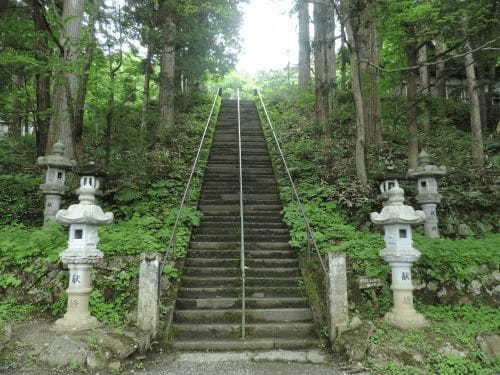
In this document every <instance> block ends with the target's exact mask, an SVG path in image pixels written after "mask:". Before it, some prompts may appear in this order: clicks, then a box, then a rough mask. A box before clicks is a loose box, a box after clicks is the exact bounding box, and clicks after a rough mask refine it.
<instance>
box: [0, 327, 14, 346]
mask: <svg viewBox="0 0 500 375" xmlns="http://www.w3.org/2000/svg"><path fill="white" fill-rule="evenodd" d="M11 337H12V327H11V325H10V324H9V323H4V322H1V321H0V352H1V351H2V350H3V348H5V346H6V345H7V344H8V343H9V341H10V339H11Z"/></svg>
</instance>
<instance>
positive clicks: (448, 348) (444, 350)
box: [438, 342, 465, 358]
mask: <svg viewBox="0 0 500 375" xmlns="http://www.w3.org/2000/svg"><path fill="white" fill-rule="evenodd" d="M438 353H439V354H442V355H443V356H445V357H447V356H450V355H452V356H456V357H461V358H465V353H464V352H462V351H460V350H458V349H456V348H455V347H453V345H451V344H450V343H449V342H447V343H446V344H444V345H443V346H442V347H441V348H439V349H438Z"/></svg>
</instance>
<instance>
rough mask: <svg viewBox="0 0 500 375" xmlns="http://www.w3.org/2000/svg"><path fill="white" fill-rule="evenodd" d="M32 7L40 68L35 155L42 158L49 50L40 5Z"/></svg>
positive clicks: (47, 119)
mask: <svg viewBox="0 0 500 375" xmlns="http://www.w3.org/2000/svg"><path fill="white" fill-rule="evenodd" d="M32 7H33V13H32V17H33V23H34V27H35V32H36V41H35V48H34V49H35V56H36V59H37V60H38V61H39V62H40V65H41V66H42V68H41V69H40V70H39V71H38V72H37V73H36V74H35V85H36V111H35V114H34V118H35V129H36V132H35V135H36V153H37V156H43V155H45V148H46V146H47V136H48V133H49V125H50V81H51V70H50V69H47V68H46V67H47V65H48V60H49V58H48V56H47V54H48V53H50V52H49V51H50V49H49V42H48V35H47V30H46V26H45V19H44V12H43V8H42V5H41V3H40V2H39V1H32Z"/></svg>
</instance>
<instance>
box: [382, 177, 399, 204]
mask: <svg viewBox="0 0 500 375" xmlns="http://www.w3.org/2000/svg"><path fill="white" fill-rule="evenodd" d="M396 185H398V180H384V181H383V182H382V183H381V184H380V186H379V190H380V195H381V197H382V199H384V200H387V199H388V198H389V190H391V189H392V188H393V187H395V186H396ZM384 204H385V203H384Z"/></svg>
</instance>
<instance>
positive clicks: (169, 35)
mask: <svg viewBox="0 0 500 375" xmlns="http://www.w3.org/2000/svg"><path fill="white" fill-rule="evenodd" d="M175 28H176V25H175V22H174V19H173V16H172V15H171V14H166V15H165V19H164V23H163V33H164V41H163V46H162V51H161V61H160V93H159V106H160V127H161V128H162V129H166V128H168V127H170V126H173V124H174V113H175V112H174V98H175V40H174V33H175Z"/></svg>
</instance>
